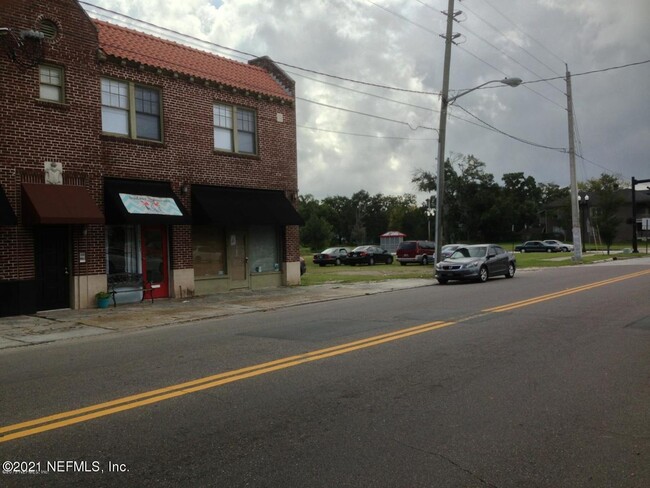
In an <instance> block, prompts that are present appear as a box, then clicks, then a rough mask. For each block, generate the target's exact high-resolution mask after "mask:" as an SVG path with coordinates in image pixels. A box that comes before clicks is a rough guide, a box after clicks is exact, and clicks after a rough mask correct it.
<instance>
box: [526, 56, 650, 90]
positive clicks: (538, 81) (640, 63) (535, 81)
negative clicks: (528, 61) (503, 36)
mask: <svg viewBox="0 0 650 488" xmlns="http://www.w3.org/2000/svg"><path fill="white" fill-rule="evenodd" d="M647 63H650V59H646V60H645V61H636V62H634V63H627V64H621V65H619V66H610V67H608V68H600V69H593V70H590V71H583V72H582V73H571V77H572V78H573V77H576V76H585V75H593V74H594V73H604V72H606V71H613V70H617V69H624V68H630V67H633V66H640V65H642V64H647ZM564 79H565V78H564V76H555V77H553V78H544V79H541V80H530V81H524V82H522V83H521V84H522V85H530V84H532V83H541V82H544V81H553V80H564Z"/></svg>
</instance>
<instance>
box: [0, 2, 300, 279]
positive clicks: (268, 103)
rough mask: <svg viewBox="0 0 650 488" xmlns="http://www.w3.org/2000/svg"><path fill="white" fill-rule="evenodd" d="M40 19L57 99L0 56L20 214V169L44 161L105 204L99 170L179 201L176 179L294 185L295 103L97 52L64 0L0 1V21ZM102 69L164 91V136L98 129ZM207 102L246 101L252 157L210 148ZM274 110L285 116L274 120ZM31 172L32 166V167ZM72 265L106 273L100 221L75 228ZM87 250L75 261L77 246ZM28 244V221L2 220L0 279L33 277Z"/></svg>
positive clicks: (4, 141) (288, 246) (178, 264)
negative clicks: (52, 36) (253, 134)
mask: <svg viewBox="0 0 650 488" xmlns="http://www.w3.org/2000/svg"><path fill="white" fill-rule="evenodd" d="M40 18H47V19H50V20H53V21H55V22H57V23H58V24H59V25H60V28H61V35H60V37H59V38H58V39H56V41H55V42H54V43H47V42H46V45H47V47H48V48H47V51H46V60H47V61H49V62H52V63H54V64H57V65H60V66H62V67H63V68H64V69H65V93H66V101H65V103H64V104H62V105H60V104H53V103H47V102H41V101H38V100H37V99H38V88H39V84H38V67H33V68H20V67H19V66H17V65H16V64H14V63H12V62H11V61H9V60H8V59H7V58H6V57H2V59H1V60H0V79H1V80H2V82H1V83H0V124H1V125H0V129H1V134H2V137H1V138H0V184H2V185H3V186H4V188H5V191H6V192H7V195H8V197H9V200H10V202H11V204H12V206H13V208H14V209H15V210H16V213H17V214H18V216H19V218H20V212H21V202H20V183H21V178H24V176H22V175H23V174H24V172H25V171H27V172H31V173H34V172H36V173H39V172H42V170H43V163H44V162H45V161H56V162H60V163H62V164H63V171H64V175H65V174H67V173H75V174H79V175H80V178H79V179H80V180H83V181H84V184H85V186H86V187H87V188H88V190H89V192H90V193H91V195H92V196H93V198H94V199H95V201H96V202H97V204H98V206H99V207H100V208H103V192H102V178H103V177H104V176H106V177H119V178H138V179H149V180H159V181H170V182H171V183H172V187H173V189H174V191H175V192H176V194H177V195H178V196H179V197H180V198H181V200H182V201H183V204H184V205H185V206H186V208H188V209H190V208H191V204H190V195H189V194H187V195H181V192H180V186H181V185H182V184H188V185H191V184H205V185H218V186H233V187H246V188H261V189H276V190H284V191H286V192H287V195H291V194H293V195H295V194H296V193H297V186H298V181H297V148H296V126H295V124H296V119H295V108H294V106H293V105H292V104H289V103H284V104H282V103H280V101H279V100H277V99H276V100H270V99H269V98H268V97H258V96H257V94H247V93H246V92H244V91H242V90H236V91H234V90H232V89H228V88H223V89H219V88H218V87H217V86H215V85H214V84H212V85H210V86H206V85H205V84H204V83H203V81H202V80H199V79H197V80H195V81H193V82H192V81H190V80H189V79H187V77H183V76H180V77H178V78H176V77H175V76H173V74H171V73H166V72H165V73H159V72H158V70H156V69H155V68H149V67H140V66H134V65H123V64H122V63H120V62H119V61H117V60H112V59H108V60H105V61H98V56H97V47H98V45H97V34H96V30H95V28H94V26H93V25H92V23H91V21H90V20H89V18H88V17H87V16H86V14H85V13H84V12H83V11H82V9H81V8H80V7H79V6H78V5H77V4H76V2H74V1H72V0H47V1H46V0H32V1H26V0H5V1H4V2H3V8H2V10H1V11H0V27H10V28H12V29H15V30H16V31H19V30H21V29H37V28H38V23H39V19H40ZM101 76H110V77H115V78H118V79H122V80H125V81H134V82H139V83H143V84H146V85H151V86H154V87H158V88H160V89H161V91H162V100H163V137H164V140H163V142H162V143H155V142H140V141H133V140H129V139H126V138H119V137H112V136H105V135H102V134H101V93H100V78H101ZM215 102H223V103H227V104H233V105H237V106H242V107H247V108H252V109H254V110H255V111H256V113H257V118H258V153H259V154H258V156H254V157H251V156H248V157H247V156H237V155H233V154H226V153H219V152H215V151H214V149H213V116H212V107H213V104H214V103H215ZM277 114H282V118H283V122H278V120H277V119H278V115H277ZM31 173H30V174H31ZM39 174H40V173H39ZM190 229H191V227H190V226H175V227H174V228H173V229H172V231H171V242H172V266H173V268H174V269H183V268H189V267H191V262H192V256H191V231H190ZM73 237H74V238H73V247H74V261H75V263H77V264H75V266H74V273H75V274H102V273H105V258H104V239H105V234H104V228H103V226H97V225H94V226H92V225H91V226H88V227H87V228H86V231H85V232H84V231H83V228H82V227H80V226H79V227H78V228H75V229H73ZM79 252H85V253H86V263H85V264H79V259H78V253H79ZM284 255H285V256H286V259H287V260H288V261H297V260H298V257H299V247H298V228H297V227H295V226H294V227H289V228H288V229H287V232H286V242H285V249H284ZM33 275H34V269H33V243H32V238H31V232H30V230H29V229H24V228H21V227H18V228H16V227H0V279H27V278H33Z"/></svg>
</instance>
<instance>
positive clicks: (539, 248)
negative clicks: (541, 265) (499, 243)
mask: <svg viewBox="0 0 650 488" xmlns="http://www.w3.org/2000/svg"><path fill="white" fill-rule="evenodd" d="M515 251H519V252H560V246H557V245H555V244H547V243H545V242H544V241H526V242H524V243H523V244H519V245H518V246H515Z"/></svg>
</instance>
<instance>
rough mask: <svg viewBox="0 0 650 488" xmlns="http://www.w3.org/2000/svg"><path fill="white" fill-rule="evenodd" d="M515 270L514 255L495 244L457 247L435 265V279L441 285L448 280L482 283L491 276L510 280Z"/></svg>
mask: <svg viewBox="0 0 650 488" xmlns="http://www.w3.org/2000/svg"><path fill="white" fill-rule="evenodd" d="M516 270H517V264H516V259H515V257H514V255H512V254H510V253H509V252H507V251H505V250H504V249H503V248H502V247H501V246H498V245H496V244H477V245H473V246H463V247H459V248H458V249H456V250H455V251H454V253H453V254H452V255H451V256H449V257H448V258H447V259H445V260H444V261H441V262H439V263H438V264H436V279H437V280H438V283H440V284H441V285H444V284H446V283H447V282H448V281H450V280H476V281H480V282H481V283H484V282H486V281H487V280H488V278H490V277H491V276H499V275H503V276H505V277H506V278H512V277H513V276H514V275H515V271H516Z"/></svg>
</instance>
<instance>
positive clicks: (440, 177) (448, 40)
mask: <svg viewBox="0 0 650 488" xmlns="http://www.w3.org/2000/svg"><path fill="white" fill-rule="evenodd" d="M454 16H455V13H454V0H449V4H448V6H447V32H446V34H445V64H444V70H443V73H442V93H441V95H440V125H439V127H438V174H437V188H436V221H435V222H436V232H435V234H436V235H435V239H436V255H435V264H437V263H439V262H440V261H441V257H442V240H443V235H442V221H443V218H444V211H443V208H442V202H443V198H444V196H443V195H444V192H445V131H446V130H447V106H448V105H449V99H448V96H449V67H450V65H451V45H452V41H453V28H454ZM434 274H435V266H434Z"/></svg>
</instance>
